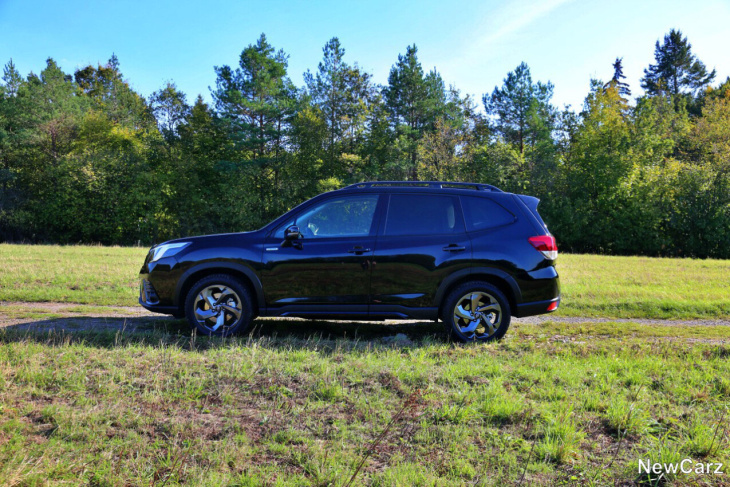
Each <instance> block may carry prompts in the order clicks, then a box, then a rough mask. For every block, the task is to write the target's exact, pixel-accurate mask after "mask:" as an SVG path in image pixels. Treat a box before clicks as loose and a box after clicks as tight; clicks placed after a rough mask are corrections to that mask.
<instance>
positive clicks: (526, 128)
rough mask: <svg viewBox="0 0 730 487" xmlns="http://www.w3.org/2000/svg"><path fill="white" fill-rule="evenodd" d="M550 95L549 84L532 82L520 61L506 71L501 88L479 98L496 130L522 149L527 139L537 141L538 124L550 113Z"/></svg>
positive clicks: (551, 110)
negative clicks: (493, 118) (494, 122)
mask: <svg viewBox="0 0 730 487" xmlns="http://www.w3.org/2000/svg"><path fill="white" fill-rule="evenodd" d="M552 95H553V84H552V83H550V82H547V83H541V82H539V81H538V82H537V83H533V82H532V75H531V74H530V68H529V67H528V66H527V64H526V63H524V62H523V63H521V64H520V65H519V66H517V68H516V69H515V70H514V71H511V72H509V73H507V77H506V78H505V79H504V84H503V85H502V88H498V87H495V88H494V91H492V94H491V96H489V95H486V94H485V95H484V96H483V97H482V102H483V103H484V108H485V110H486V111H487V113H488V114H489V115H492V116H493V117H496V119H497V120H496V121H497V127H496V129H497V132H498V133H499V134H500V135H501V136H502V137H503V138H504V140H505V141H506V142H509V143H511V144H513V145H515V146H516V147H517V149H518V150H519V151H520V152H521V153H523V152H524V151H525V145H526V143H527V142H530V143H531V144H532V145H534V144H535V143H536V142H537V136H538V132H540V131H541V130H539V128H540V126H542V125H544V122H546V121H548V119H549V118H551V117H552V112H553V111H554V109H553V108H552V106H551V105H550V99H551V98H552Z"/></svg>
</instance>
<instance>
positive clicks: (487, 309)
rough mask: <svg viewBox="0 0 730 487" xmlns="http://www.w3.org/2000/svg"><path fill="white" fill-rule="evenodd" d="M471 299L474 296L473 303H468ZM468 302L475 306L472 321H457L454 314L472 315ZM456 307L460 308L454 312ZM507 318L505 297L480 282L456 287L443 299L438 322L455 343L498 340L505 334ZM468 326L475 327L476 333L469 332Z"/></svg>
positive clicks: (507, 323)
mask: <svg viewBox="0 0 730 487" xmlns="http://www.w3.org/2000/svg"><path fill="white" fill-rule="evenodd" d="M472 296H476V297H477V300H476V301H472V299H471V297H472ZM487 299H488V300H489V302H487ZM472 302H474V303H476V306H477V314H476V315H474V317H475V319H474V320H473V321H469V320H467V319H466V318H460V317H459V316H458V314H462V315H464V313H466V315H469V316H471V315H472V313H471V303H472ZM459 305H461V309H460V310H457V306H459ZM457 313H458V314H457ZM511 318H512V310H511V309H510V305H509V300H508V299H507V297H506V296H505V295H504V293H503V292H502V291H500V290H499V288H497V287H496V286H494V285H493V284H490V283H488V282H484V281H469V282H465V283H464V284H460V285H459V286H457V287H456V288H454V289H453V290H452V291H451V292H450V293H449V294H448V295H447V296H446V299H444V301H443V306H441V319H442V320H443V322H444V325H445V327H446V332H447V333H448V334H449V336H451V338H453V339H454V340H456V341H459V342H475V341H479V342H491V341H496V340H500V339H501V338H502V337H503V336H504V334H505V333H507V329H509V325H510V320H511ZM471 326H476V329H473V330H470V327H471Z"/></svg>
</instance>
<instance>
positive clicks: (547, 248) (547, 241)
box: [528, 235, 558, 260]
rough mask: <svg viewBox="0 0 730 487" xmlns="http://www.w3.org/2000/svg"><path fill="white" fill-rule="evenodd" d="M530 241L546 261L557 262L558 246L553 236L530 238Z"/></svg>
mask: <svg viewBox="0 0 730 487" xmlns="http://www.w3.org/2000/svg"><path fill="white" fill-rule="evenodd" d="M528 240H529V241H530V243H531V244H532V246H533V247H535V248H536V249H537V250H538V251H539V252H540V253H541V254H542V255H544V256H545V258H546V259H550V260H555V259H557V258H558V244H557V243H555V237H553V236H552V235H540V236H539V237H530V238H529V239H528Z"/></svg>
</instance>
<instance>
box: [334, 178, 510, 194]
mask: <svg viewBox="0 0 730 487" xmlns="http://www.w3.org/2000/svg"><path fill="white" fill-rule="evenodd" d="M393 186H405V187H412V188H454V189H474V190H477V191H494V192H498V193H502V190H501V189H499V188H498V187H496V186H492V185H491V184H482V183H460V182H450V181H366V182H363V183H355V184H351V185H349V186H346V187H345V188H343V189H355V188H377V187H393Z"/></svg>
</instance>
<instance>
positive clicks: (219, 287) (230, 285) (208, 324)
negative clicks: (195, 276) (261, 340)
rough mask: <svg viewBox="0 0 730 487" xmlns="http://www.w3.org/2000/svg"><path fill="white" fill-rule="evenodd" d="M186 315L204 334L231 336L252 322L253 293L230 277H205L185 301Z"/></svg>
mask: <svg viewBox="0 0 730 487" xmlns="http://www.w3.org/2000/svg"><path fill="white" fill-rule="evenodd" d="M185 316H186V317H187V319H188V322H189V323H190V324H191V325H192V326H193V327H194V328H196V329H197V330H198V333H200V334H202V335H214V336H230V335H232V334H234V333H240V332H243V331H245V330H247V329H248V328H249V327H250V326H251V323H252V322H253V305H252V299H251V293H250V292H249V290H248V288H247V287H246V286H245V285H243V283H242V282H241V281H239V280H238V279H236V278H235V277H233V276H230V275H228V274H215V275H212V276H208V277H204V278H203V279H201V280H199V281H198V282H196V283H195V285H193V287H192V288H191V289H190V292H189V293H188V296H187V298H186V299H185Z"/></svg>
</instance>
